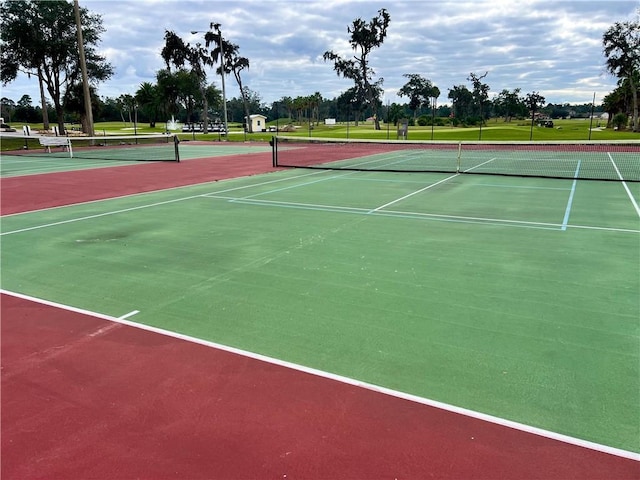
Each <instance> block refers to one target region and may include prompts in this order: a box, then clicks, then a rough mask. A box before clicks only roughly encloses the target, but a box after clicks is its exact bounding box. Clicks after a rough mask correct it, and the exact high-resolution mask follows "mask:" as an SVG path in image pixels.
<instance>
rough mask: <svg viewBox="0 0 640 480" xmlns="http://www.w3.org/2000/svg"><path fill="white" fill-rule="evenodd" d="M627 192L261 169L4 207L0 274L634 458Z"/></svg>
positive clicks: (43, 291)
mask: <svg viewBox="0 0 640 480" xmlns="http://www.w3.org/2000/svg"><path fill="white" fill-rule="evenodd" d="M633 159H634V160H633V161H637V160H638V156H637V154H635V156H634V157H633ZM639 199H640V183H634V182H605V181H581V180H577V179H543V178H521V177H507V176H500V175H498V176H493V175H477V176H476V175H464V174H460V173H456V172H451V173H444V172H443V173H420V174H416V173H406V172H378V171H364V172H363V171H351V170H345V171H340V170H307V169H291V170H284V171H283V170H278V171H273V172H271V173H268V174H263V175H255V176H251V177H243V178H237V179H229V180H224V181H221V182H212V183H202V184H197V185H191V186H182V187H179V188H172V189H164V190H160V191H153V192H146V193H143V194H139V195H127V196H124V197H119V198H113V199H108V200H101V201H93V202H86V203H81V204H74V205H70V206H66V207H60V208H49V209H44V210H39V211H34V212H27V213H22V214H15V215H8V216H4V217H3V218H2V272H3V275H2V289H3V290H4V291H7V292H13V293H18V294H23V295H27V296H32V297H35V298H38V299H43V300H46V301H49V302H54V303H56V304H60V305H66V306H71V307H73V308H76V309H82V310H83V311H88V312H96V313H98V314H101V315H106V316H109V317H113V318H127V320H128V321H132V322H135V323H139V324H144V325H148V326H152V327H156V328H158V329H162V330H167V331H170V332H176V333H179V334H181V335H186V336H189V337H193V338H197V339H202V340H204V341H208V342H214V343H215V344H220V345H224V346H227V347H231V348H234V349H239V350H241V351H246V352H251V353H252V354H257V355H261V356H265V357H268V358H271V359H277V360H278V361H282V362H286V364H291V365H297V366H301V367H303V368H307V369H313V370H314V371H318V372H326V374H327V375H333V376H339V377H341V378H347V379H353V380H354V381H356V382H361V383H363V384H366V385H371V386H376V387H380V388H382V389H388V390H389V391H393V392H398V394H399V395H401V396H411V397H415V398H419V399H424V400H425V401H428V402H441V403H442V404H444V405H448V406H451V407H452V408H460V409H465V410H469V411H473V412H479V413H480V414H483V415H489V416H492V417H495V418H499V419H503V420H505V421H507V422H515V423H517V424H521V425H525V426H530V427H533V428H536V429H541V430H544V431H547V432H553V433H554V434H558V435H562V436H567V437H571V438H574V439H577V440H578V441H581V442H592V443H593V444H594V445H599V446H602V447H603V448H604V449H605V451H612V452H614V453H615V454H620V455H622V456H626V457H627V458H635V459H636V460H637V458H638V457H637V454H638V453H640V441H639V438H640V420H639V419H640V342H639V335H640V329H639V323H638V319H639V318H640V299H639V295H638V293H639V292H640V277H639V275H638V266H639V265H640V209H639V208H638V200H639ZM607 449H609V450H607Z"/></svg>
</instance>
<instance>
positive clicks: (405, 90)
mask: <svg viewBox="0 0 640 480" xmlns="http://www.w3.org/2000/svg"><path fill="white" fill-rule="evenodd" d="M403 76H404V77H406V78H408V79H409V81H408V82H407V83H405V84H404V85H403V86H402V88H401V89H400V90H398V95H399V96H401V97H409V108H410V109H411V110H412V111H413V119H414V120H415V119H416V116H417V112H418V109H420V107H422V106H423V105H429V104H431V103H432V102H431V99H435V98H438V97H439V96H440V89H439V88H438V87H436V86H435V85H433V84H432V83H431V80H428V79H426V78H423V77H422V76H421V75H418V74H415V73H405V74H404V75H403Z"/></svg>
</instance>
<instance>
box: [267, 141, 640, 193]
mask: <svg viewBox="0 0 640 480" xmlns="http://www.w3.org/2000/svg"><path fill="white" fill-rule="evenodd" d="M272 145H273V164H274V166H276V167H302V168H320V169H331V170H342V169H344V170H363V171H390V172H440V173H455V174H484V175H513V176H528V177H546V178H568V179H584V180H617V181H628V182H640V141H637V140H635V141H634V140H628V141H582V142H580V141H563V142H506V141H505V142H469V141H452V142H448V141H418V140H413V141H411V140H404V141H403V140H393V141H385V140H359V139H349V140H345V139H329V138H310V137H283V136H278V137H274V139H273V142H272Z"/></svg>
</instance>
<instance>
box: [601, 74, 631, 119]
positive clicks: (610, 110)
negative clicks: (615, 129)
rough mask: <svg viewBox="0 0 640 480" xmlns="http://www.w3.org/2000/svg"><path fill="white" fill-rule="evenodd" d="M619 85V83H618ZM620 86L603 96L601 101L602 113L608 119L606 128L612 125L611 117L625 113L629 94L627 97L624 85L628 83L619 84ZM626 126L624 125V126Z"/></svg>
mask: <svg viewBox="0 0 640 480" xmlns="http://www.w3.org/2000/svg"><path fill="white" fill-rule="evenodd" d="M619 83H620V82H619ZM621 83H622V85H618V87H617V88H616V89H615V90H614V91H613V92H611V93H610V94H609V95H607V96H605V97H604V99H603V100H602V105H603V108H604V111H605V112H607V114H608V115H609V118H608V120H607V127H610V126H611V124H612V123H613V117H614V116H615V115H616V114H617V113H625V112H626V111H627V108H626V107H627V97H630V96H631V93H629V94H628V95H627V93H626V89H625V88H624V86H625V85H628V84H629V82H621ZM625 118H626V115H625ZM625 126H626V124H625Z"/></svg>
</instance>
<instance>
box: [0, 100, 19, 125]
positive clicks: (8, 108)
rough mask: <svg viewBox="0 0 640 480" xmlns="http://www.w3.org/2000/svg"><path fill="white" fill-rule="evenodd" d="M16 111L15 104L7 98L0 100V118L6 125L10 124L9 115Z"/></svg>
mask: <svg viewBox="0 0 640 480" xmlns="http://www.w3.org/2000/svg"><path fill="white" fill-rule="evenodd" d="M15 109H16V102H14V101H13V100H11V99H10V98H7V97H2V99H0V117H2V118H4V119H5V120H6V122H7V123H11V114H12V113H13V112H14V111H15Z"/></svg>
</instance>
